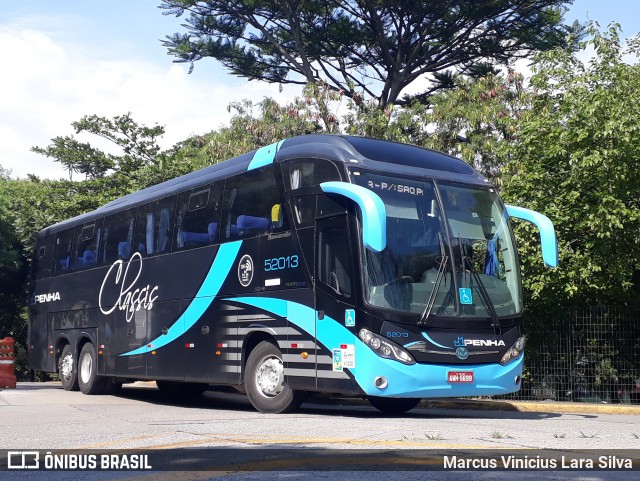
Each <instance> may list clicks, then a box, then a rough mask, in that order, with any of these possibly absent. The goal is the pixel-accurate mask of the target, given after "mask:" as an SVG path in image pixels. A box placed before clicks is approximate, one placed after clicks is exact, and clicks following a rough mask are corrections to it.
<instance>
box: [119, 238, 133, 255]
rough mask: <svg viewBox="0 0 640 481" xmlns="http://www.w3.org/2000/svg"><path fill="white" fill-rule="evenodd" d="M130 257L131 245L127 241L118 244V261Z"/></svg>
mask: <svg viewBox="0 0 640 481" xmlns="http://www.w3.org/2000/svg"><path fill="white" fill-rule="evenodd" d="M130 256H131V244H130V243H129V242H127V241H122V242H118V259H128V258H129V257H130Z"/></svg>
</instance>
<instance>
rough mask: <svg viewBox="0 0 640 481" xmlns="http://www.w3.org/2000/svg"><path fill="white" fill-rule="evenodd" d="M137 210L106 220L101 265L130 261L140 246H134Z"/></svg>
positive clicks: (120, 213)
mask: <svg viewBox="0 0 640 481" xmlns="http://www.w3.org/2000/svg"><path fill="white" fill-rule="evenodd" d="M135 220H136V217H135V209H130V210H127V211H124V212H119V213H117V214H114V215H111V216H109V217H107V218H106V219H105V220H104V242H103V243H102V257H101V262H100V263H101V264H102V265H104V264H113V263H114V262H115V261H117V260H128V259H129V258H130V257H131V255H132V254H133V253H134V252H137V251H139V250H140V249H139V247H140V246H135V245H134V239H133V228H134V226H135Z"/></svg>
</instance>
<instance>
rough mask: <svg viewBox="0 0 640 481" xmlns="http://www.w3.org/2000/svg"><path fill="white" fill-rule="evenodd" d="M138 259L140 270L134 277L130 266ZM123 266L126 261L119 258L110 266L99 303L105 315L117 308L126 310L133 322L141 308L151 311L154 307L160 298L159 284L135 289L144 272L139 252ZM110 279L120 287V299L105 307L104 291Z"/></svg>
mask: <svg viewBox="0 0 640 481" xmlns="http://www.w3.org/2000/svg"><path fill="white" fill-rule="evenodd" d="M136 261H137V263H138V266H139V267H138V272H137V273H136V274H135V277H134V274H133V272H132V273H131V274H130V273H129V268H130V267H131V264H133V263H134V262H136ZM123 266H124V261H122V260H117V261H115V262H114V263H113V265H112V266H111V267H110V268H109V271H108V272H107V275H106V276H104V280H103V281H102V286H100V295H99V297H98V305H99V306H100V311H101V312H102V313H103V314H105V315H108V314H111V313H112V312H113V311H115V310H116V309H119V310H121V311H125V312H126V319H127V322H131V320H132V319H133V315H134V314H135V313H136V312H137V311H139V310H140V309H142V308H144V309H146V310H147V311H150V310H151V309H152V308H153V303H154V302H155V300H156V299H158V296H157V295H156V291H157V290H158V286H154V287H153V288H152V287H151V286H150V285H147V286H146V287H143V288H142V289H140V288H136V289H134V287H135V285H136V282H137V281H138V279H139V278H140V275H141V274H142V255H141V254H140V253H139V252H135V253H134V254H133V255H132V256H131V260H129V262H128V263H127V265H126V267H123ZM108 281H111V282H112V284H111V285H112V286H115V287H116V288H118V287H119V288H120V294H119V296H118V300H117V301H116V302H115V303H114V304H113V307H111V308H110V309H105V308H104V307H103V301H102V293H103V291H104V288H105V286H106V285H107V282H108Z"/></svg>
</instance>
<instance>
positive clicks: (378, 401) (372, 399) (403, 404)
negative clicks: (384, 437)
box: [368, 396, 421, 414]
mask: <svg viewBox="0 0 640 481" xmlns="http://www.w3.org/2000/svg"><path fill="white" fill-rule="evenodd" d="M368 399H369V403H370V404H371V405H372V406H373V407H374V408H376V409H377V410H378V411H380V412H383V413H385V414H402V413H406V412H407V411H411V410H412V409H413V408H414V407H416V406H417V405H418V403H419V402H420V401H421V399H417V398H392V397H378V396H369V398H368Z"/></svg>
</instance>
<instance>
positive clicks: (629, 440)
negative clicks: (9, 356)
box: [0, 383, 640, 481]
mask: <svg viewBox="0 0 640 481" xmlns="http://www.w3.org/2000/svg"><path fill="white" fill-rule="evenodd" d="M638 414H640V407H638V406H616V405H589V404H572V403H521V402H504V401H459V400H431V401H423V403H421V405H420V406H419V407H418V408H416V409H414V410H412V411H411V412H409V413H407V414H404V415H402V416H396V417H392V416H384V415H382V414H380V413H378V412H377V411H376V410H375V409H374V408H372V407H370V406H369V405H368V403H366V402H365V401H362V400H353V399H327V398H325V397H320V398H315V399H314V398H312V399H311V401H310V402H307V403H305V404H304V405H303V406H302V408H301V409H300V410H299V411H298V412H296V413H292V414H286V415H266V414H261V413H258V412H256V411H255V410H253V408H252V407H251V406H250V404H249V403H248V401H247V399H246V397H244V396H242V395H237V394H230V393H220V392H207V393H206V394H205V395H204V396H202V397H200V398H197V399H192V400H175V399H169V398H166V397H165V396H163V395H162V394H161V393H160V392H159V391H158V390H157V389H156V388H155V385H154V383H136V384H135V385H132V386H128V387H125V388H124V389H123V390H122V392H121V393H120V394H119V395H117V396H85V395H83V394H81V393H79V392H65V391H64V390H63V389H62V388H61V387H60V385H59V384H57V383H44V384H38V383H19V385H18V388H17V389H15V390H4V391H0V432H2V433H5V436H2V438H1V439H3V441H2V444H3V445H4V446H3V447H5V448H7V449H17V450H33V449H43V450H47V449H72V450H76V452H84V451H83V450H105V449H106V450H110V451H109V452H112V451H113V452H116V451H118V452H127V451H126V450H128V449H138V450H142V451H141V452H150V453H153V454H154V456H156V458H155V459H158V458H157V455H158V453H161V454H162V455H163V458H162V460H163V461H166V462H170V461H171V459H172V458H173V457H176V458H180V457H183V458H184V455H185V453H190V454H191V455H192V458H191V463H190V464H189V463H186V464H185V468H187V467H191V468H193V467H194V466H197V465H198V461H199V460H200V461H202V459H200V458H199V457H198V456H201V455H202V454H203V453H204V454H205V455H206V456H205V458H206V460H207V462H210V463H213V469H216V470H217V472H215V473H214V472H212V471H200V472H195V473H193V472H189V473H186V472H177V471H172V472H165V473H153V474H152V473H141V472H68V471H58V472H55V473H54V472H38V473H36V472H32V473H28V474H29V476H27V474H25V473H22V472H13V471H12V472H6V471H5V472H0V480H4V479H11V480H14V479H15V480H23V479H24V480H27V479H29V480H30V479H38V480H40V479H43V480H44V479H46V480H48V479H52V480H56V481H58V480H66V479H105V480H106V479H125V478H126V479H144V480H147V479H149V480H150V479H164V478H165V477H166V478H167V479H172V480H173V479H177V480H179V479H185V480H186V479H218V478H220V477H224V478H225V479H229V480H234V481H235V480H241V479H242V480H244V479H247V480H253V479H285V478H286V479H293V480H296V479H315V480H317V479H332V480H337V479H361V478H362V476H361V475H359V474H358V473H360V472H362V471H366V478H367V479H373V480H376V479H384V480H385V481H387V480H389V479H390V478H391V479H402V480H403V481H406V480H412V479H465V480H468V479H482V480H484V479H487V480H488V479H513V478H514V477H516V478H517V479H540V478H541V477H542V478H544V479H582V480H600V479H603V480H604V479H606V480H609V479H613V480H618V479H620V480H622V479H625V480H626V479H638V477H639V476H638V475H639V474H640V471H634V472H629V471H625V470H621V471H597V470H591V469H589V470H585V471H564V472H563V471H545V472H544V476H540V474H541V473H540V472H538V471H517V472H513V471H473V472H468V471H465V470H456V471H455V472H452V471H447V472H442V471H430V472H428V473H424V472H423V473H420V472H419V471H420V470H421V469H422V468H423V467H424V465H425V464H424V459H420V456H423V455H424V453H436V454H437V453H440V454H442V453H463V454H464V453H467V454H469V453H472V454H473V453H475V454H473V455H480V454H486V452H489V453H493V454H496V453H498V454H499V455H503V454H504V455H507V456H509V455H515V456H520V457H521V456H528V457H535V456H536V455H537V454H536V453H537V452H538V451H534V450H540V449H544V450H546V452H549V450H551V451H552V452H553V453H554V455H557V456H558V457H559V456H561V455H562V454H563V453H568V452H569V450H577V451H578V452H580V453H582V452H584V453H587V452H590V451H589V450H595V452H596V453H597V454H600V453H605V451H604V450H614V449H615V450H629V449H631V450H633V451H623V453H624V455H625V456H630V457H632V458H633V459H634V460H636V462H637V463H638V464H637V465H638V467H640V418H639V417H638ZM201 448H205V451H195V449H201ZM206 450H209V451H206ZM221 450H226V451H221ZM256 450H262V451H256ZM477 450H484V451H477ZM487 450H489V451H487ZM256 453H259V454H260V456H258V457H256ZM269 453H271V454H269ZM327 453H329V454H330V455H332V454H333V455H334V458H336V459H331V458H329V459H327V458H326V455H327ZM370 453H374V454H375V455H376V456H377V457H376V459H374V460H371V459H370V458H368V457H367V456H369V455H370ZM479 453H480V454H479ZM607 453H608V451H607ZM338 454H339V456H338ZM574 454H575V453H574ZM378 455H379V456H378ZM216 456H217V458H216ZM230 459H233V460H234V461H233V463H231V465H229V460H230ZM212 460H214V461H215V462H214V461H212ZM178 461H180V459H178ZM178 461H176V462H178ZM225 462H226V463H227V464H226V465H225ZM438 462H439V461H438ZM216 463H218V464H216ZM234 463H235V464H234ZM338 465H340V466H341V468H340V469H341V470H338ZM221 466H222V467H221ZM350 466H351V467H353V468H356V466H357V469H354V470H353V471H349V469H350ZM210 467H211V466H210ZM225 467H226V469H224V468H225ZM240 468H241V469H240ZM173 469H175V466H174V468H173ZM303 469H309V470H310V471H303ZM345 469H346V470H345ZM416 470H417V471H418V472H416ZM465 473H466V476H465ZM580 473H582V474H580ZM420 474H421V475H420ZM45 475H46V476H45ZM507 476H508V478H507ZM558 476H560V477H558Z"/></svg>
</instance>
